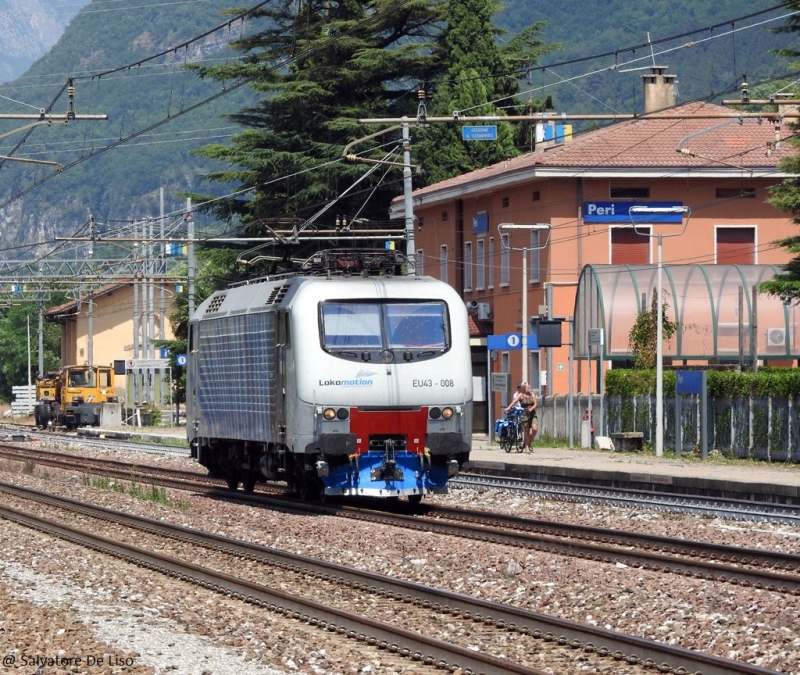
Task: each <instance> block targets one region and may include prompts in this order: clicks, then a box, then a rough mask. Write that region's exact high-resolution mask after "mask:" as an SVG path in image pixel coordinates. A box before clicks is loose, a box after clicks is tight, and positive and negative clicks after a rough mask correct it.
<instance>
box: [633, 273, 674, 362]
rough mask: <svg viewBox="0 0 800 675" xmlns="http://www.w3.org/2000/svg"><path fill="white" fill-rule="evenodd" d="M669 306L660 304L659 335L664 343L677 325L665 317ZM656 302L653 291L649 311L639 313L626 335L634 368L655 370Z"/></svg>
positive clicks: (668, 339) (654, 290)
mask: <svg viewBox="0 0 800 675" xmlns="http://www.w3.org/2000/svg"><path fill="white" fill-rule="evenodd" d="M668 309H669V305H668V304H667V303H666V302H662V303H661V335H662V338H663V341H664V342H669V341H670V340H671V339H672V336H673V335H675V332H676V331H677V330H678V323H677V322H675V321H670V320H669V318H668V317H667V310H668ZM657 335H658V301H657V293H656V289H655V288H654V289H653V300H652V302H651V303H650V311H647V312H640V313H639V316H637V317H636V322H635V323H634V324H633V328H631V332H630V333H629V334H628V344H629V349H630V351H631V354H632V355H633V358H634V365H633V367H634V368H637V369H647V368H655V366H656V353H657V349H658V342H657V340H656V338H657Z"/></svg>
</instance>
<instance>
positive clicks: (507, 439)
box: [500, 427, 513, 452]
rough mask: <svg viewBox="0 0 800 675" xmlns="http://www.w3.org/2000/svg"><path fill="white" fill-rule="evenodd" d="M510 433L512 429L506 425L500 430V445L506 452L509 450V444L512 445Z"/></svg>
mask: <svg viewBox="0 0 800 675" xmlns="http://www.w3.org/2000/svg"><path fill="white" fill-rule="evenodd" d="M512 434H513V431H512V430H511V429H509V428H508V427H506V428H505V429H503V430H502V431H501V432H500V447H501V448H502V449H503V450H505V451H506V452H511V446H512V445H513V442H512V441H513V439H512Z"/></svg>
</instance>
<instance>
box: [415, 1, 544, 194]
mask: <svg viewBox="0 0 800 675" xmlns="http://www.w3.org/2000/svg"><path fill="white" fill-rule="evenodd" d="M498 9H499V8H498V4H497V2H496V1H495V0H451V2H450V3H449V5H448V11H447V26H446V27H445V29H444V31H443V32H442V34H441V36H440V38H439V41H438V42H439V47H438V49H439V53H440V60H441V62H442V63H444V64H447V66H448V68H447V73H446V74H445V76H444V78H443V79H442V80H441V81H440V82H439V83H438V84H437V85H436V86H435V88H434V90H433V104H432V106H431V110H430V114H431V115H433V116H436V117H440V116H449V115H453V116H454V117H455V116H456V114H458V113H461V114H463V115H469V116H480V115H503V114H505V111H507V110H508V109H509V108H510V109H511V111H512V112H515V113H516V112H522V110H518V108H519V106H518V102H517V101H516V100H515V98H514V97H515V95H516V94H517V93H518V92H519V84H518V80H517V74H516V72H515V71H516V70H517V69H519V68H520V67H521V66H530V65H533V64H534V63H536V61H537V59H538V57H539V56H540V55H541V54H543V53H545V52H547V51H551V50H553V49H555V48H556V46H555V45H552V46H546V45H545V44H544V43H543V42H541V41H539V40H538V39H537V36H538V34H539V33H540V32H541V30H542V28H543V26H544V24H543V23H537V24H534V25H533V26H530V27H528V28H527V29H525V30H524V31H522V32H521V33H519V34H518V35H517V36H515V37H514V38H513V39H512V40H511V41H509V42H508V44H507V45H506V46H505V47H504V48H502V49H501V48H500V47H498V45H497V36H498V33H499V32H500V31H498V30H497V29H495V28H494V26H493V25H492V17H493V16H494V14H495V13H496V12H497V11H498ZM534 108H540V103H539V102H538V101H537V102H535V103H534V102H529V104H526V105H525V106H524V109H525V110H527V111H530V112H532V111H533V109H534ZM525 132H526V128H524V127H522V128H521V127H517V128H513V127H512V125H510V124H507V123H506V124H504V123H500V124H498V125H497V141H490V142H486V141H464V140H462V139H461V136H460V134H461V125H458V124H446V123H445V124H441V123H439V124H434V125H432V126H431V127H429V128H428V129H427V130H426V131H425V132H424V133H423V134H422V135H421V142H420V143H419V144H417V145H416V146H415V153H414V156H415V159H416V160H418V161H420V162H421V164H422V166H423V169H424V173H423V176H422V183H424V184H426V185H430V184H433V183H437V182H439V181H442V180H445V179H447V178H451V177H453V176H458V175H461V174H463V173H466V172H468V171H473V170H475V169H478V168H481V167H484V166H489V165H490V164H494V163H496V162H499V161H502V160H503V159H507V158H509V157H513V156H515V155H516V154H517V147H518V146H519V145H524V142H521V141H522V139H524V136H525Z"/></svg>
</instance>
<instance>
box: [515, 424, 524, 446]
mask: <svg viewBox="0 0 800 675" xmlns="http://www.w3.org/2000/svg"><path fill="white" fill-rule="evenodd" d="M514 428H515V430H516V438H515V439H514V445H515V447H516V448H517V452H522V448H523V447H524V446H525V427H524V426H523V424H522V422H517V423H516V424H515V425H514Z"/></svg>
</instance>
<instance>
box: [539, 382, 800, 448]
mask: <svg viewBox="0 0 800 675" xmlns="http://www.w3.org/2000/svg"><path fill="white" fill-rule="evenodd" d="M699 399H700V397H699V396H694V395H682V396H681V420H680V424H681V427H682V431H683V438H682V441H683V442H682V444H681V450H682V451H683V452H690V451H692V450H694V449H696V448H699V447H700V446H701V445H702V443H701V441H702V439H701V437H700V433H701V431H700V400H699ZM587 408H588V397H587V396H575V397H574V399H573V412H572V416H571V418H570V416H569V414H568V410H569V397H567V396H543V397H541V398H540V400H539V435H540V437H541V436H550V437H552V438H555V439H558V440H567V439H568V438H569V427H570V425H571V426H572V433H573V440H574V442H575V444H576V445H579V444H580V441H581V421H583V420H585V419H586V410H587ZM601 410H602V419H601ZM592 417H593V422H594V424H593V426H594V432H595V433H596V434H597V435H600V434H602V435H605V436H610V435H611V434H613V433H617V432H623V431H640V432H642V434H643V435H644V441H645V443H649V444H654V443H655V429H656V400H655V397H654V396H638V397H635V398H624V399H623V398H622V397H619V396H606V397H602V401H601V397H600V396H592ZM600 422H602V424H601V423H600ZM706 431H707V436H708V438H707V442H708V448H709V450H719V451H721V452H722V453H723V454H725V455H728V456H731V457H742V458H745V457H750V458H753V459H761V460H766V461H771V462H786V461H794V462H800V398H766V397H765V398H758V397H748V396H737V397H735V398H732V399H731V398H712V397H709V398H708V424H707V430H706ZM664 447H665V448H666V449H674V448H675V400H674V398H671V397H670V398H665V399H664Z"/></svg>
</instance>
